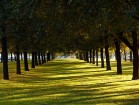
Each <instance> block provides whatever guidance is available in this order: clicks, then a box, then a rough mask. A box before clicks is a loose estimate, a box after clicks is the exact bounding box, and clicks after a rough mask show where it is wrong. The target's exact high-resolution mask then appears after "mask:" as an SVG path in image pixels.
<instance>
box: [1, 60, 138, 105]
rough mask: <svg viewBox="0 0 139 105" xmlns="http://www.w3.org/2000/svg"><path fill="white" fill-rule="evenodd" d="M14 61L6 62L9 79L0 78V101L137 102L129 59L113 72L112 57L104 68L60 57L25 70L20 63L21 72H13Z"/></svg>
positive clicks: (46, 104)
mask: <svg viewBox="0 0 139 105" xmlns="http://www.w3.org/2000/svg"><path fill="white" fill-rule="evenodd" d="M14 64H15V62H10V63H9V65H10V68H9V71H10V80H8V81H7V80H6V81H5V80H3V79H1V80H0V105H139V94H138V93H139V81H138V80H134V81H133V80H131V78H132V64H131V63H130V62H122V65H123V74H122V75H116V67H115V65H116V64H115V62H114V61H112V62H111V65H112V70H111V71H106V69H105V68H100V66H98V67H97V66H95V65H93V64H89V63H86V62H84V61H80V60H77V59H73V58H72V59H70V58H66V59H63V58H62V59H56V60H53V61H50V62H47V63H46V64H44V65H41V66H38V67H36V69H30V71H29V72H26V71H24V70H23V67H22V75H16V74H15V65H14ZM13 65H14V66H13ZM21 66H23V63H22V64H21ZM1 77H2V72H1Z"/></svg>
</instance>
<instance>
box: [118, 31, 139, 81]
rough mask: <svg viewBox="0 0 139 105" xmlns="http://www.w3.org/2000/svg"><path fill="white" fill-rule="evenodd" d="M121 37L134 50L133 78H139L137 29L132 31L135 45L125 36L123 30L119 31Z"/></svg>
mask: <svg viewBox="0 0 139 105" xmlns="http://www.w3.org/2000/svg"><path fill="white" fill-rule="evenodd" d="M119 38H120V39H121V41H122V42H123V43H125V44H126V45H127V46H128V47H129V48H130V49H131V50H132V52H133V77H132V80H136V79H139V63H138V62H139V61H138V59H139V56H138V38H137V31H136V30H135V31H132V40H133V45H132V44H131V43H130V42H129V41H128V40H127V39H126V38H125V37H124V36H123V32H121V33H119Z"/></svg>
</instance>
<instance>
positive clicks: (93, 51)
mask: <svg viewBox="0 0 139 105" xmlns="http://www.w3.org/2000/svg"><path fill="white" fill-rule="evenodd" d="M92 63H93V64H95V50H94V49H93V61H92Z"/></svg>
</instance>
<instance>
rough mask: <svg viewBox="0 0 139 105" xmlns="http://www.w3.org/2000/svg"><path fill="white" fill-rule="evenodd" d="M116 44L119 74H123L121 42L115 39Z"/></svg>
mask: <svg viewBox="0 0 139 105" xmlns="http://www.w3.org/2000/svg"><path fill="white" fill-rule="evenodd" d="M114 43H115V48H116V59H117V74H122V66H121V53H120V42H119V41H118V40H117V39H115V40H114Z"/></svg>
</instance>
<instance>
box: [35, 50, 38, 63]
mask: <svg viewBox="0 0 139 105" xmlns="http://www.w3.org/2000/svg"><path fill="white" fill-rule="evenodd" d="M35 65H36V66H38V59H37V52H35Z"/></svg>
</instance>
